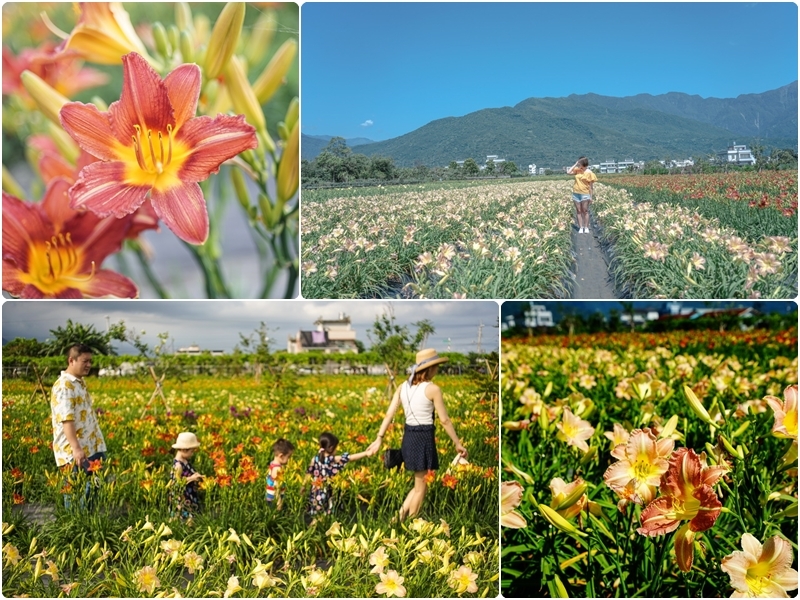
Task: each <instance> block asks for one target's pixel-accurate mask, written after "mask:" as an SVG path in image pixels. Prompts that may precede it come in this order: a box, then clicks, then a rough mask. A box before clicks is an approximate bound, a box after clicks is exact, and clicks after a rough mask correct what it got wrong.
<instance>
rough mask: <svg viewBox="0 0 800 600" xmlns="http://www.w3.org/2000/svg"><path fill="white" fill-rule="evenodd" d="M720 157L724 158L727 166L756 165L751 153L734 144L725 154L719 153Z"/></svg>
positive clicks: (743, 146)
mask: <svg viewBox="0 0 800 600" xmlns="http://www.w3.org/2000/svg"><path fill="white" fill-rule="evenodd" d="M720 154H721V156H724V157H725V161H726V162H727V163H728V164H729V165H754V164H756V158H755V156H753V153H752V152H751V151H750V148H748V147H747V146H746V145H744V144H739V145H737V144H736V142H733V146H728V151H727V152H722V153H720Z"/></svg>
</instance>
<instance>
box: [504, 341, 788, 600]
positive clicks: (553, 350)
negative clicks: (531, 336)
mask: <svg viewBox="0 0 800 600" xmlns="http://www.w3.org/2000/svg"><path fill="white" fill-rule="evenodd" d="M691 335H692V334H688V337H691ZM626 356H627V357H628V358H627V359H626ZM541 357H546V358H541ZM609 361H612V362H610V363H609ZM609 364H610V367H609V368H606V367H607V366H608V365H609ZM745 364H746V365H747V366H746V367H745V366H744V365H745ZM645 365H646V367H645V368H644V369H642V367H643V366H645ZM576 366H577V372H576V370H575V369H576ZM560 369H563V373H564V374H567V376H568V379H569V380H571V381H572V383H571V384H570V385H569V388H570V389H571V390H572V392H571V393H570V392H569V391H568V392H567V393H568V396H567V398H562V399H558V400H555V401H553V398H557V397H558V396H557V395H558V394H559V392H558V391H557V390H558V389H559V387H560V386H561V385H562V383H560V381H561V374H560V373H559V370H560ZM704 373H707V375H705V376H704V375H703V374H704ZM787 380H788V381H789V382H792V381H793V382H795V383H792V384H791V385H788V386H786V387H785V388H784V389H783V398H779V397H777V396H775V395H773V394H772V393H768V394H767V395H765V396H762V397H754V394H753V392H754V391H755V390H757V389H761V388H762V386H764V385H765V384H768V385H767V391H768V392H772V391H773V390H775V388H776V385H777V384H778V382H780V381H787ZM504 381H505V383H504V388H505V397H504V409H505V411H506V414H507V415H508V416H510V417H511V418H515V419H518V420H513V421H511V420H509V421H505V422H504V424H503V426H504V430H505V432H504V437H503V461H504V463H505V466H506V470H507V471H509V472H510V473H512V474H513V476H514V477H515V480H513V481H505V482H503V483H502V490H501V504H502V508H501V524H502V525H503V527H506V528H509V530H518V531H519V532H520V533H516V532H515V533H513V534H512V533H507V534H506V535H505V536H504V538H505V541H504V546H511V547H512V551H511V552H510V553H507V555H506V560H504V563H503V566H504V572H505V573H504V589H509V590H511V594H512V595H514V592H515V591H517V592H518V591H519V588H515V586H516V585H522V584H520V583H517V578H520V580H522V579H523V578H525V577H527V576H529V575H526V572H525V571H524V570H522V569H521V568H520V565H522V564H525V563H524V561H533V562H534V564H536V561H537V559H538V556H539V555H538V552H541V553H542V556H543V558H542V559H541V560H542V561H543V562H542V563H541V564H542V565H546V564H550V566H549V567H542V568H543V569H545V570H544V571H539V574H540V575H541V576H542V580H543V583H542V585H545V583H546V585H547V587H548V588H549V590H550V593H551V594H554V595H559V594H566V593H568V589H567V588H568V587H570V588H572V589H573V590H574V589H576V588H585V590H586V591H585V593H586V594H587V595H605V594H612V595H614V594H615V590H616V589H617V588H619V591H620V592H622V595H640V594H641V595H655V596H657V595H659V594H663V595H666V596H674V595H687V594H688V595H689V596H692V595H694V594H698V593H699V594H701V595H723V592H724V589H721V588H720V587H719V586H720V585H721V584H722V581H721V580H720V579H719V577H717V576H716V575H715V574H714V573H713V570H714V569H719V570H720V571H721V572H722V573H724V574H726V575H727V576H728V582H729V585H730V587H731V588H732V589H733V594H732V596H734V597H736V596H741V597H786V596H787V592H791V591H793V590H796V589H797V588H798V572H797V570H796V569H795V568H792V565H793V563H794V560H795V558H794V553H793V550H792V547H793V546H795V543H796V538H795V537H789V538H787V537H785V536H786V535H791V536H794V535H795V534H796V531H797V520H796V518H797V484H796V477H797V456H798V449H797V448H798V446H797V444H798V442H797V384H796V381H797V359H796V357H795V358H794V359H793V360H791V361H790V360H784V359H771V360H770V361H769V364H761V365H759V364H758V362H757V361H756V360H748V361H747V363H744V360H743V361H742V362H739V360H738V359H737V358H736V357H735V355H733V356H732V355H727V356H726V355H725V354H721V353H714V354H711V353H709V354H707V355H694V356H692V355H687V354H683V353H681V352H680V350H678V351H677V352H675V351H670V350H668V349H667V348H665V347H661V346H659V347H656V348H653V349H649V350H637V351H633V350H632V347H631V350H629V351H628V352H627V353H626V352H624V351H618V353H617V352H609V351H608V350H606V349H603V348H588V347H581V346H580V342H578V343H576V344H574V347H573V348H571V349H569V348H558V347H548V346H545V345H540V346H531V347H524V346H522V345H511V344H507V345H506V352H504ZM542 381H547V382H548V383H547V384H546V385H544V384H543V383H540V382H542ZM690 381H696V382H697V383H695V384H693V385H689V384H688V382H690ZM554 382H555V386H554ZM682 382H685V383H682ZM539 385H542V387H539ZM676 387H677V388H678V389H680V390H681V391H680V392H678V393H677V394H676V392H675V388H676ZM699 394H702V395H700V397H698V395H699ZM609 396H610V397H609ZM703 396H706V397H707V398H712V401H711V402H710V403H704V402H702V401H701V400H700V398H702V397H703ZM681 397H683V398H684V399H685V404H684V407H685V408H686V409H689V412H688V415H687V417H688V418H687V417H684V418H681V417H679V414H680V413H678V412H677V411H676V412H675V414H673V415H672V416H671V417H670V418H668V419H667V418H662V417H661V416H660V415H665V414H669V412H668V411H675V408H674V407H675V406H676V404H675V403H676V402H678V401H679V400H680V398H681ZM729 397H733V398H737V399H738V403H737V404H736V405H735V407H734V408H731V404H730V400H729ZM515 398H516V399H518V404H515V403H514V402H513V401H512V399H515ZM610 403H614V405H612V404H610ZM726 406H727V408H726ZM684 414H686V413H684ZM768 416H771V417H772V418H771V423H770V422H768V421H767V418H766V417H768ZM590 418H592V420H594V419H596V418H599V419H600V424H602V423H605V424H607V425H606V428H607V429H608V425H609V424H613V427H611V429H610V430H607V431H605V432H604V434H603V435H602V436H601V437H600V438H599V439H598V435H596V434H597V431H598V429H597V428H596V427H595V426H594V425H593V424H592V422H591V421H590V420H589V419H590ZM617 419H620V420H617ZM768 425H769V426H770V428H769V429H767V426H768ZM703 429H706V431H705V433H704V432H703ZM600 431H602V430H600ZM761 431H770V432H771V435H772V436H773V438H774V439H775V442H771V441H767V440H764V439H763V438H762V437H761V436H762V434H761V433H760V432H761ZM709 433H710V436H709ZM603 438H605V439H606V440H608V441H609V442H610V445H609V450H610V456H609V455H604V454H603V453H602V451H601V449H600V448H601V443H602V442H601V441H599V440H601V439H603ZM704 440H708V441H704ZM713 440H716V441H717V443H716V444H713V443H712V442H713ZM787 441H788V444H787V443H786V442H787ZM678 444H681V445H680V446H679V445H678ZM698 445H700V446H701V447H702V449H703V450H702V451H698V450H696V449H695V448H696V447H697V446H698ZM570 448H571V449H572V450H571V451H570V452H568V451H567V450H568V449H570ZM543 452H544V453H547V455H549V456H550V460H549V461H548V463H547V464H546V465H539V464H537V463H536V461H537V460H539V459H538V458H536V457H538V456H540V455H541V453H543ZM553 473H569V478H568V479H566V480H565V479H564V478H563V477H561V476H556V477H553V476H552V474H553ZM576 475H577V476H576ZM599 475H601V476H602V481H603V484H602V485H597V483H593V480H594V481H596V480H597V478H598V476H599ZM541 478H546V479H545V481H546V480H548V479H549V482H550V483H549V492H550V502H549V503H548V502H547V501H545V500H543V499H537V495H538V494H537V489H539V486H541V485H542V479H541ZM604 489H605V491H604ZM609 490H610V491H611V492H613V497H614V498H615V499H616V504H615V505H614V504H612V503H610V502H609V499H610V497H609V495H608V493H607V491H609ZM752 502H755V504H752ZM787 502H788V506H785V507H784V508H781V504H783V503H787ZM523 508H525V511H524V512H525V513H528V511H530V513H529V514H528V515H526V514H523ZM757 511H760V512H761V513H762V514H759V512H757ZM535 513H538V515H536V514H535ZM723 515H725V516H726V517H727V518H726V519H724V523H723V524H722V525H721V526H715V525H717V523H718V521H720V519H721V518H722V516H723ZM531 518H533V519H534V521H535V522H534V523H530V520H531ZM634 523H636V524H637V525H638V526H636V525H634ZM542 524H544V526H545V528H546V529H545V532H546V533H547V539H548V540H550V541H547V542H545V544H554V545H555V546H554V547H555V548H557V550H556V551H555V553H552V552H548V549H547V547H545V546H541V545H540V543H539V542H538V539H537V536H541V535H542V533H541V532H542ZM531 527H535V530H532V531H531V532H530V533H525V531H526V529H528V528H531ZM548 527H549V528H550V531H549V532H547V528H548ZM720 527H721V529H720ZM634 531H635V533H634ZM765 532H767V533H766V535H765ZM554 533H555V534H556V537H555V538H552V539H551V536H553V534H554ZM559 534H560V535H562V536H563V535H564V534H566V537H565V538H561V539H557V536H558V535H559ZM670 534H673V535H672V537H671V540H670V546H671V548H672V552H673V556H674V561H675V562H674V564H676V565H677V567H678V568H679V573H678V574H673V573H671V572H670V569H669V568H668V566H667V565H666V564H665V563H664V562H663V561H662V559H663V558H664V557H665V555H666V552H667V548H666V547H665V542H664V539H665V537H664V536H668V535H670ZM630 536H638V537H639V538H640V539H638V540H637V539H635V538H634V537H630ZM762 536H763V537H762ZM645 539H648V540H652V543H646V542H644V540H645ZM734 540H735V546H739V547H740V548H741V550H733V547H735V546H734ZM609 542H611V543H610V544H609ZM615 546H616V547H615ZM795 547H796V546H795ZM724 548H728V550H727V551H726V552H727V553H726V554H723V553H722V550H723V549H724ZM698 552H699V553H700V555H701V556H702V559H703V560H702V562H701V564H700V566H697V565H696V556H697V554H698ZM640 554H641V556H640V559H639V560H638V561H637V559H636V556H639V555H640ZM551 556H552V557H556V556H557V557H558V559H559V562H557V563H555V564H553V563H549V561H550V560H551V558H550V557H551ZM511 559H513V560H511ZM593 561H596V562H595V564H597V563H599V564H600V565H602V567H604V568H605V569H606V571H605V572H608V571H609V570H610V571H611V572H613V573H615V574H616V575H615V576H616V577H618V578H617V579H616V580H615V581H613V582H612V583H613V586H612V587H611V588H609V586H608V581H603V580H597V579H595V578H596V577H597V575H596V574H595V573H596V572H595V571H593V568H594V567H593V565H592V563H593ZM597 568H600V567H597ZM548 569H549V571H548ZM698 570H699V571H700V572H701V573H705V575H704V576H703V577H704V578H705V579H706V582H705V583H704V585H708V586H710V588H711V589H709V588H708V587H706V588H703V587H702V586H700V585H699V584H698V580H697V579H696V578H694V577H692V573H693V572H697V571H698ZM573 571H574V572H575V573H576V574H578V576H577V577H576V578H574V579H573V578H571V577H570V573H571V572H573ZM581 576H584V577H586V579H583V578H582V577H581ZM642 578H644V580H645V581H647V585H648V586H650V588H649V589H647V591H645V590H642V589H639V590H634V589H632V587H631V586H633V585H636V582H637V581H639V582H640V583H641V579H642ZM653 578H656V579H653ZM660 585H664V586H665V587H666V589H664V588H659V587H658V586H660ZM573 593H574V592H573Z"/></svg>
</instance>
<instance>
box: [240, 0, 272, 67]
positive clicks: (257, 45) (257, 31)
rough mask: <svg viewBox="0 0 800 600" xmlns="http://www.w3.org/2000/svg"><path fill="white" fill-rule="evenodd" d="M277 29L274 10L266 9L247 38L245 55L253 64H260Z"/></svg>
mask: <svg viewBox="0 0 800 600" xmlns="http://www.w3.org/2000/svg"><path fill="white" fill-rule="evenodd" d="M276 29H277V23H276V21H275V13H274V11H271V10H266V11H264V12H262V13H261V14H260V15H259V17H258V20H257V21H256V22H255V24H254V25H253V27H252V33H251V34H250V39H249V40H247V48H246V49H245V56H246V57H247V60H248V61H250V63H251V64H254V65H255V64H258V62H259V61H260V60H261V59H262V57H263V56H264V55H265V54H266V53H267V50H268V49H269V45H270V44H271V43H272V38H273V37H274V36H275V31H276Z"/></svg>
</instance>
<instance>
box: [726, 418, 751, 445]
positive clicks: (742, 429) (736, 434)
mask: <svg viewBox="0 0 800 600" xmlns="http://www.w3.org/2000/svg"><path fill="white" fill-rule="evenodd" d="M748 427H750V421H745V422H744V423H742V424H741V425H739V427H738V428H737V429H736V431H734V432H733V433H732V434H731V439H734V440H735V439H736V438H737V437H739V436H740V435H742V434H743V433H744V432H745V430H746V429H747V428H748Z"/></svg>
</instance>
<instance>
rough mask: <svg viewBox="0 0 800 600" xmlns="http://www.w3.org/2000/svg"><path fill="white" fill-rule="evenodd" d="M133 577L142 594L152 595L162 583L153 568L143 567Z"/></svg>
mask: <svg viewBox="0 0 800 600" xmlns="http://www.w3.org/2000/svg"><path fill="white" fill-rule="evenodd" d="M133 576H134V578H135V579H136V584H137V585H138V586H139V591H141V592H146V593H148V594H152V593H153V590H155V589H156V588H157V587H158V586H160V585H161V581H160V580H159V579H158V576H157V575H156V570H155V569H154V568H153V567H151V566H147V567H142V568H141V569H139V570H138V571H136V573H134V574H133Z"/></svg>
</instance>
